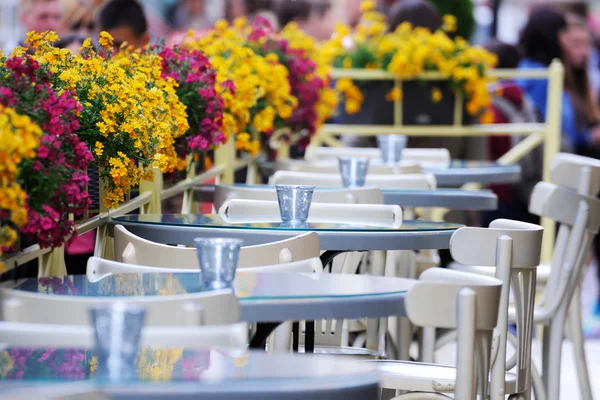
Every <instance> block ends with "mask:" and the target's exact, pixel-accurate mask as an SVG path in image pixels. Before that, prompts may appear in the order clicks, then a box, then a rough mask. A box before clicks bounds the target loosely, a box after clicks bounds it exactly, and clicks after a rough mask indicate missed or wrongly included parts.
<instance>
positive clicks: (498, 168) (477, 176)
mask: <svg viewBox="0 0 600 400" xmlns="http://www.w3.org/2000/svg"><path fill="white" fill-rule="evenodd" d="M259 166H260V169H261V173H262V175H263V176H271V175H273V174H274V173H275V163H274V162H271V161H261V162H260V164H259ZM423 172H424V173H428V174H433V175H435V178H436V180H437V184H438V186H439V187H459V186H462V185H464V184H466V183H480V184H482V185H491V184H500V183H516V182H519V181H520V180H521V166H520V165H519V164H512V165H500V164H497V163H495V162H492V161H468V160H452V162H451V163H450V166H449V167H448V168H423Z"/></svg>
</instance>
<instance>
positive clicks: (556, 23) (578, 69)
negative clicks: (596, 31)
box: [519, 9, 600, 152]
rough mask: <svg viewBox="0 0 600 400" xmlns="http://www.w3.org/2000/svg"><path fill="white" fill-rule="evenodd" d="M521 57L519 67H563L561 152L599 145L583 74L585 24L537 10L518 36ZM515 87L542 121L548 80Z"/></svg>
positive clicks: (593, 106) (597, 116) (587, 51)
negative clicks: (554, 63) (556, 61)
mask: <svg viewBox="0 0 600 400" xmlns="http://www.w3.org/2000/svg"><path fill="white" fill-rule="evenodd" d="M520 45H521V48H522V51H523V54H524V56H525V58H524V59H523V60H522V61H521V62H520V63H519V68H522V69H531V68H547V67H548V66H549V65H550V63H551V62H552V60H554V59H559V60H561V61H562V62H563V64H564V65H565V92H564V94H563V101H562V124H561V125H562V133H563V144H562V146H561V148H562V150H563V151H569V152H582V151H584V150H585V149H591V148H594V147H596V148H597V147H598V145H599V144H600V128H598V127H597V124H598V122H600V113H599V112H598V109H597V107H596V104H595V103H594V96H593V94H592V90H591V87H590V85H589V76H588V71H587V65H588V59H589V56H590V52H591V42H590V35H589V32H588V30H587V26H586V25H585V22H583V21H582V20H580V19H578V18H577V17H570V18H569V22H568V21H567V18H565V16H563V15H562V14H561V13H559V12H557V11H555V10H552V9H537V10H535V11H534V12H533V13H532V14H531V16H530V19H529V21H528V22H527V25H526V26H525V29H524V30H523V33H522V35H521V40H520ZM519 85H520V86H521V87H522V88H523V90H524V91H525V92H526V93H527V94H528V95H529V96H530V97H531V99H532V100H533V102H534V103H535V105H536V108H537V110H538V112H539V113H540V115H541V117H542V119H545V118H546V100H547V91H548V81H546V80H537V79H521V80H519Z"/></svg>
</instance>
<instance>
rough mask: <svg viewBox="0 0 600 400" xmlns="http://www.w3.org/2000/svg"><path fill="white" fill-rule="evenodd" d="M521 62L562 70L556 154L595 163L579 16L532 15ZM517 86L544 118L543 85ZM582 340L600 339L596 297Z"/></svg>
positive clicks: (595, 115) (595, 130)
mask: <svg viewBox="0 0 600 400" xmlns="http://www.w3.org/2000/svg"><path fill="white" fill-rule="evenodd" d="M521 46H522V48H523V51H524V55H525V57H526V58H525V59H524V60H523V61H521V63H520V64H519V67H520V68H546V67H547V66H548V65H550V63H551V62H552V60H553V59H555V58H557V59H560V60H561V61H562V62H563V64H564V65H565V91H564V93H563V101H562V123H561V125H562V135H563V136H562V144H561V150H562V151H567V152H576V153H578V154H581V155H584V156H588V157H594V158H599V156H600V127H599V125H598V124H599V122H600V112H599V111H598V108H597V104H596V102H595V96H594V95H593V93H592V89H591V86H590V78H589V75H588V70H587V68H588V64H589V58H590V54H591V38H590V33H589V31H588V27H587V25H586V23H585V20H583V19H581V17H577V16H572V15H569V16H567V17H565V16H564V15H562V14H561V13H559V12H557V11H555V10H550V9H541V10H540V9H538V10H535V11H534V12H533V13H532V14H531V16H530V19H529V22H528V23H527V25H526V27H525V29H524V30H523V33H522V37H521ZM520 85H521V86H522V87H523V89H524V90H525V91H526V92H527V93H528V94H529V95H530V96H531V98H532V100H533V101H534V103H535V105H536V107H537V109H538V111H539V113H540V114H541V117H542V118H546V112H547V110H546V99H547V89H548V82H547V81H545V80H528V79H523V80H521V81H520ZM594 250H595V254H596V263H597V267H598V280H599V282H600V262H598V260H599V258H600V239H599V238H598V237H596V239H595V243H594ZM584 332H585V333H586V335H587V336H597V335H598V334H600V293H599V294H598V299H597V302H596V306H595V308H594V312H593V315H592V317H591V318H590V319H588V320H587V321H586V324H585V327H584Z"/></svg>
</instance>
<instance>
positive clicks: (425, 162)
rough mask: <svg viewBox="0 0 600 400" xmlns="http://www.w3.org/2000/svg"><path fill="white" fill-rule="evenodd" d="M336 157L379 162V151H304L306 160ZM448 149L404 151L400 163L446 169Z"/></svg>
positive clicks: (337, 149)
mask: <svg viewBox="0 0 600 400" xmlns="http://www.w3.org/2000/svg"><path fill="white" fill-rule="evenodd" d="M338 157H367V158H372V159H375V160H381V158H382V157H381V151H380V150H379V149H377V148H373V147H313V146H309V147H308V148H307V149H306V155H305V156H304V158H305V159H306V160H315V161H317V160H333V159H336V158H338ZM450 160H451V158H450V152H449V151H448V149H404V150H403V151H402V161H405V162H414V163H417V164H419V165H420V166H421V167H422V168H447V167H448V166H449V165H450Z"/></svg>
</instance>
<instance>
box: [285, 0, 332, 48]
mask: <svg viewBox="0 0 600 400" xmlns="http://www.w3.org/2000/svg"><path fill="white" fill-rule="evenodd" d="M277 18H278V20H279V26H280V27H282V28H283V27H284V26H286V25H287V24H289V23H290V22H294V23H295V24H297V25H298V27H299V28H300V29H302V31H304V32H305V33H307V34H308V35H310V36H312V37H314V38H315V39H317V40H327V39H329V38H330V37H331V34H332V33H333V24H334V22H333V15H332V13H331V3H330V2H329V0H295V1H288V0H285V1H282V2H281V3H279V7H278V13H277Z"/></svg>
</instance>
